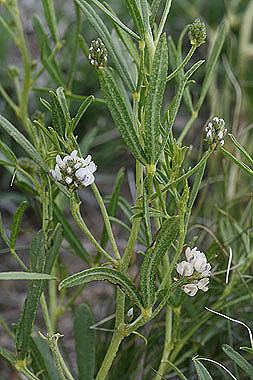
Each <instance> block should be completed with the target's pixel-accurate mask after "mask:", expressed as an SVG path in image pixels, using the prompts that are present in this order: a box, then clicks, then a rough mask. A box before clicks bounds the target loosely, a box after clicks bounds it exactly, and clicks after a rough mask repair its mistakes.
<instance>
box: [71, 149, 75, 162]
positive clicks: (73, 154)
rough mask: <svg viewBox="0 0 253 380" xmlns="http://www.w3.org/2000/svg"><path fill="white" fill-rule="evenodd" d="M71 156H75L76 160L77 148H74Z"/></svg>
mask: <svg viewBox="0 0 253 380" xmlns="http://www.w3.org/2000/svg"><path fill="white" fill-rule="evenodd" d="M70 156H71V158H73V159H74V160H75V159H76V158H77V150H76V149H75V150H73V152H71V154H70Z"/></svg>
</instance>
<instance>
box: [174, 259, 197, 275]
mask: <svg viewBox="0 0 253 380" xmlns="http://www.w3.org/2000/svg"><path fill="white" fill-rule="evenodd" d="M193 271H194V268H193V265H192V264H191V263H188V262H187V261H182V262H181V263H179V264H177V273H179V274H180V275H181V276H185V277H189V276H191V275H192V274H193Z"/></svg>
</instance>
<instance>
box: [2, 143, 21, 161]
mask: <svg viewBox="0 0 253 380" xmlns="http://www.w3.org/2000/svg"><path fill="white" fill-rule="evenodd" d="M0 152H1V153H3V155H4V156H5V157H6V158H7V159H8V160H9V161H10V162H12V163H13V164H16V162H17V157H16V156H15V153H14V152H13V151H12V150H11V149H10V148H9V147H8V145H6V144H5V143H4V142H3V141H2V140H0Z"/></svg>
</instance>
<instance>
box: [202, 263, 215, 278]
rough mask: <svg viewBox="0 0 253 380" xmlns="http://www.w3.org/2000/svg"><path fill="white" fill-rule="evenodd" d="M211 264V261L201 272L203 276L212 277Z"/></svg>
mask: <svg viewBox="0 0 253 380" xmlns="http://www.w3.org/2000/svg"><path fill="white" fill-rule="evenodd" d="M211 269H212V267H211V265H210V264H209V263H207V264H206V267H205V269H204V270H203V271H202V272H201V275H202V276H203V277H210V276H211Z"/></svg>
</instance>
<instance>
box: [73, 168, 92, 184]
mask: <svg viewBox="0 0 253 380" xmlns="http://www.w3.org/2000/svg"><path fill="white" fill-rule="evenodd" d="M88 173H89V171H88V170H87V168H80V169H77V171H76V172H75V176H76V178H78V179H79V181H83V180H84V178H85V176H87V174H88Z"/></svg>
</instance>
